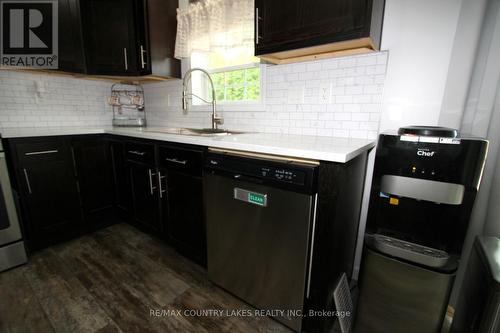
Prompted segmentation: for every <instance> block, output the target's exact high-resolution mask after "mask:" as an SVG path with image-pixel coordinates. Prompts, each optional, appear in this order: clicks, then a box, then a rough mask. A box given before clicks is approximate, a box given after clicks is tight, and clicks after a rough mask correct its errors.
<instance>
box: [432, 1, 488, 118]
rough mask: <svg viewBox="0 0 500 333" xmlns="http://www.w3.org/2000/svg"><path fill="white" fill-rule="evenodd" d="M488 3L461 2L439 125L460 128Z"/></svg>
mask: <svg viewBox="0 0 500 333" xmlns="http://www.w3.org/2000/svg"><path fill="white" fill-rule="evenodd" d="M487 2H488V0H474V1H462V7H461V9H460V16H459V18H458V25H457V32H456V34H455V41H454V43H453V50H452V54H451V59H450V66H449V68H448V78H447V79H446V87H445V91H444V96H443V104H442V106H441V114H440V115H439V125H440V126H445V127H451V128H460V127H461V122H462V116H463V113H464V109H465V106H466V100H467V95H468V92H469V88H470V82H471V78H472V74H473V71H474V64H475V61H476V55H477V47H478V44H479V39H480V35H481V29H482V25H483V24H482V23H483V17H484V14H485V10H486V5H487Z"/></svg>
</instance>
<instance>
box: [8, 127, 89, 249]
mask: <svg viewBox="0 0 500 333" xmlns="http://www.w3.org/2000/svg"><path fill="white" fill-rule="evenodd" d="M8 154H9V155H8V156H9V158H10V161H9V162H10V165H11V169H13V170H11V173H14V174H15V175H16V181H13V182H12V184H13V187H14V190H15V191H16V192H17V193H19V195H20V199H21V210H22V221H23V226H24V231H25V237H26V239H27V244H28V246H29V247H30V249H32V250H33V249H38V248H41V247H44V246H47V245H50V244H53V243H55V242H58V241H61V240H65V239H68V238H71V237H73V236H76V235H78V234H80V233H81V232H82V230H83V227H84V224H83V218H82V213H81V209H80V198H79V193H78V186H77V181H76V175H75V172H74V170H75V169H74V167H73V160H72V156H71V148H70V146H69V143H68V141H67V140H65V139H63V138H60V137H56V138H52V137H50V138H29V139H17V140H14V141H12V142H10V143H9V145H8Z"/></svg>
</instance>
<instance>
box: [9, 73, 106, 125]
mask: <svg viewBox="0 0 500 333" xmlns="http://www.w3.org/2000/svg"><path fill="white" fill-rule="evenodd" d="M36 82H40V83H42V87H41V89H42V90H43V92H40V93H39V94H37V91H36V86H35V83H36ZM110 87H111V83H109V82H101V81H90V80H83V79H74V78H69V77H58V76H51V75H43V74H30V73H21V72H15V71H6V70H0V128H13V127H48V126H108V125H111V119H112V118H113V115H112V112H111V108H110V106H109V105H108V104H107V102H106V96H108V95H109V92H110Z"/></svg>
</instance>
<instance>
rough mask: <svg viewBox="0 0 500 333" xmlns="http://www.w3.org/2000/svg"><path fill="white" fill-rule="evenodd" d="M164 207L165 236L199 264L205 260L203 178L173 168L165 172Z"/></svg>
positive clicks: (204, 262) (203, 263)
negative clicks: (165, 211)
mask: <svg viewBox="0 0 500 333" xmlns="http://www.w3.org/2000/svg"><path fill="white" fill-rule="evenodd" d="M166 175H167V176H166V200H164V204H163V207H164V209H166V210H167V212H168V216H165V218H164V223H166V224H167V226H168V237H169V240H170V241H171V243H172V245H174V246H175V247H176V248H177V250H178V251H179V252H181V253H182V254H184V255H186V256H187V257H189V258H191V259H193V260H194V261H196V262H198V263H199V264H202V265H205V264H206V246H207V245H206V242H207V241H206V226H205V214H204V206H203V179H202V178H201V177H196V176H192V175H187V174H183V173H180V172H175V171H167V173H166Z"/></svg>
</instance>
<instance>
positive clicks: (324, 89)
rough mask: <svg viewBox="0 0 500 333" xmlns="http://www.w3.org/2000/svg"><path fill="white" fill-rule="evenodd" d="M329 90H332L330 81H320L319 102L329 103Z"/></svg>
mask: <svg viewBox="0 0 500 333" xmlns="http://www.w3.org/2000/svg"><path fill="white" fill-rule="evenodd" d="M331 92H332V83H331V82H327V81H322V82H321V83H320V85H319V103H320V104H329V103H330V96H331Z"/></svg>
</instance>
